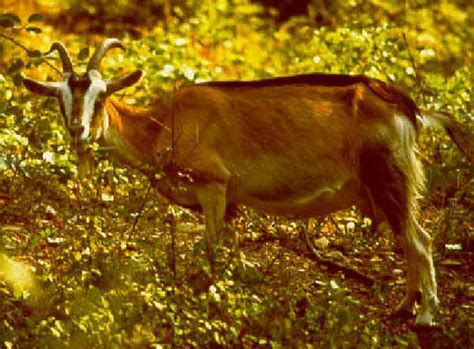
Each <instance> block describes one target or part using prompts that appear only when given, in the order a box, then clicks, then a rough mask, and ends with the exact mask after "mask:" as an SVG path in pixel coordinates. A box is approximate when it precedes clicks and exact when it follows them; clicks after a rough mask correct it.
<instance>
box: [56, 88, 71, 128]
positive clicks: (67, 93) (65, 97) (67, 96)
mask: <svg viewBox="0 0 474 349" xmlns="http://www.w3.org/2000/svg"><path fill="white" fill-rule="evenodd" d="M68 80H69V79H67V80H66V81H62V82H60V83H59V86H58V90H59V91H60V94H61V98H62V101H63V107H64V114H65V117H66V123H67V125H66V127H67V126H69V124H70V123H71V120H72V93H71V88H70V87H69V83H68Z"/></svg>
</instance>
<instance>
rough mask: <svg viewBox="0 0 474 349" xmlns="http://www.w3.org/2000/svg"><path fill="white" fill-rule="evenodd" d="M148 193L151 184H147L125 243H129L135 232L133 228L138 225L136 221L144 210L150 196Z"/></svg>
mask: <svg viewBox="0 0 474 349" xmlns="http://www.w3.org/2000/svg"><path fill="white" fill-rule="evenodd" d="M150 191H151V182H149V183H148V188H147V190H146V194H145V197H144V198H143V201H142V203H141V205H140V208H139V209H138V212H137V215H136V216H135V220H134V221H133V225H132V229H130V231H129V233H128V237H127V243H128V242H129V241H130V238H131V237H132V234H133V232H134V231H135V228H136V226H137V224H138V220H139V219H140V217H141V215H142V213H143V209H144V208H145V204H146V202H147V201H148V197H149V196H150Z"/></svg>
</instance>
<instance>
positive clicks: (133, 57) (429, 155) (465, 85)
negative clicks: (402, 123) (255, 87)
mask: <svg viewBox="0 0 474 349" xmlns="http://www.w3.org/2000/svg"><path fill="white" fill-rule="evenodd" d="M2 4H3V5H2V6H3V8H0V149H1V155H0V223H1V233H0V348H3V347H5V348H26V347H28V348H29V347H31V348H64V347H69V348H84V347H90V348H146V347H150V348H161V347H178V348H181V347H242V348H244V347H245V348H246V347H262V348H266V347H271V348H292V347H294V348H353V347H358V348H378V347H398V348H407V347H410V348H413V347H419V346H421V347H431V348H468V347H473V327H472V326H473V322H472V320H473V318H474V275H473V274H472V267H473V258H472V257H473V253H474V242H473V241H474V227H473V223H474V217H473V212H474V210H473V208H474V190H473V189H474V185H473V184H474V183H473V176H472V174H473V171H472V167H471V166H470V165H469V164H468V163H467V161H466V160H465V159H464V158H463V157H462V156H461V155H460V154H459V152H458V151H457V150H456V149H455V147H454V146H453V144H452V143H451V142H450V141H449V140H448V138H447V137H446V135H445V134H444V133H438V132H431V133H424V134H423V135H422V136H421V137H420V147H421V154H420V156H421V157H422V159H423V162H424V163H425V166H426V169H427V177H428V191H427V195H426V198H425V200H424V201H423V210H422V222H423V224H424V226H425V227H427V229H428V230H429V231H430V232H431V233H432V234H433V236H434V238H435V263H436V265H437V271H438V280H439V287H440V291H439V293H440V297H441V301H442V306H443V310H442V312H441V314H440V315H439V327H438V328H435V329H431V330H425V331H418V332H415V331H414V330H413V329H412V327H411V325H412V321H411V320H408V321H407V320H400V319H393V318H391V317H390V312H391V310H392V309H393V308H394V306H395V304H396V303H397V302H398V301H399V300H400V299H401V297H402V293H403V290H404V275H403V272H402V269H403V263H402V258H401V255H400V253H398V252H394V244H393V242H392V236H391V233H390V232H389V231H383V230H382V231H377V232H371V229H370V222H369V221H368V220H367V219H364V218H363V217H360V215H359V213H358V212H357V211H355V210H347V211H344V212H339V213H337V214H334V215H332V216H331V217H329V218H326V219H324V220H316V219H312V220H309V221H304V222H301V221H296V222H295V221H289V220H286V219H283V218H281V217H270V216H261V215H256V214H254V213H253V212H251V211H249V210H245V209H243V210H242V212H241V214H240V216H239V218H238V219H237V220H236V221H235V222H234V224H233V227H232V229H235V230H237V231H239V232H240V233H241V236H242V244H241V248H240V250H239V251H238V252H236V253H232V252H231V251H229V250H228V249H226V248H225V247H222V248H221V249H220V251H219V259H220V260H219V263H218V265H219V267H218V269H219V270H218V273H217V275H210V273H209V266H208V262H207V259H206V258H205V253H204V249H203V241H202V217H201V216H200V215H198V214H195V213H193V212H189V211H186V210H183V209H181V208H179V207H176V206H173V205H169V204H168V203H167V202H166V201H165V200H164V199H162V198H161V197H158V196H156V195H153V194H152V195H146V193H147V190H148V183H147V181H146V179H145V178H144V177H143V176H142V175H141V174H139V173H138V172H136V171H134V170H132V169H129V168H124V167H122V166H120V165H119V164H114V163H113V162H111V161H109V160H108V159H107V154H97V158H98V159H99V160H100V161H99V166H98V168H97V170H96V172H95V173H94V175H93V176H92V177H91V178H88V179H85V180H82V181H79V180H78V178H77V170H76V158H75V157H76V156H75V154H73V153H72V152H71V151H70V150H69V143H68V142H69V140H68V137H67V135H66V133H65V130H64V128H63V125H62V121H61V118H60V117H59V111H58V108H57V102H56V101H55V100H54V99H45V98H38V97H36V96H33V95H31V94H30V93H28V92H27V91H26V90H25V89H24V88H23V87H22V86H21V78H22V77H24V76H29V77H33V78H36V79H43V80H47V79H48V80H55V79H58V78H59V77H60V75H59V74H58V72H57V70H56V69H53V67H56V68H59V67H60V64H59V62H58V59H57V57H56V55H54V54H52V55H45V52H47V51H48V50H49V47H50V45H51V43H52V42H54V41H58V40H59V41H62V42H64V43H65V44H66V45H67V46H68V48H69V50H70V52H71V53H72V55H73V57H74V61H75V64H76V70H78V71H83V70H84V69H85V64H86V63H87V59H88V57H89V55H90V52H89V48H90V50H92V49H93V47H94V46H95V44H96V43H97V42H98V41H100V40H101V39H102V38H103V37H106V36H117V37H119V38H121V39H122V40H123V42H124V43H125V46H126V47H127V50H126V51H125V52H119V51H114V52H113V53H110V54H109V55H108V57H107V58H106V59H105V60H104V67H105V69H104V71H105V72H106V73H105V75H106V76H112V75H115V74H117V73H120V72H125V71H131V70H133V69H135V68H137V67H140V68H142V69H144V70H145V71H146V75H145V77H144V79H142V81H141V82H140V83H139V84H138V85H136V86H135V87H133V88H129V89H127V90H126V91H125V92H123V95H122V96H120V97H121V98H123V99H124V100H126V101H127V102H129V103H132V104H138V105H146V104H151V103H152V102H153V100H154V99H156V98H157V97H159V95H160V93H162V92H163V91H167V90H171V89H173V88H175V87H177V86H179V85H180V84H182V83H189V82H200V81H207V80H218V79H256V78H264V77H272V76H278V75H288V74H296V73H308V72H313V71H320V72H332V73H364V74H367V75H370V76H373V77H376V78H381V79H383V80H389V81H392V82H396V84H398V85H399V86H402V87H404V88H405V89H406V90H408V91H411V94H412V96H413V97H414V98H415V99H416V100H417V102H418V103H419V104H420V105H422V106H423V107H425V108H432V109H441V110H447V111H450V112H451V113H452V114H453V115H454V116H455V117H456V118H457V119H458V120H459V121H461V122H462V123H464V124H465V125H466V127H472V120H473V113H472V110H473V109H472V96H473V93H472V76H473V75H472V74H473V72H472V52H473V28H474V25H473V23H472V18H474V7H473V5H472V2H471V1H464V0H456V1H448V0H437V1H432V0H430V1H427V0H406V1H399V0H389V1H380V0H370V1H363V0H351V1H342V0H337V1H326V0H308V1H299V2H298V1H292V0H284V1H265V0H262V1H256V0H255V1H248V0H214V1H210V0H203V1H197V0H178V1H171V0H147V1H141V2H135V1H131V0H120V1H110V0H100V1H97V0H94V1H92V0H89V1H84V0H81V1H78V0H67V1H58V0H29V1H22V2H20V3H18V1H12V0H4V1H3V2H2ZM304 230H307V231H308V233H310V234H312V235H313V237H312V239H313V240H314V242H315V244H316V246H317V248H319V249H320V251H321V253H322V254H323V255H324V256H325V258H326V259H327V260H330V261H334V262H335V263H336V262H337V263H338V264H337V265H338V266H335V265H334V264H331V263H329V264H321V263H317V262H315V261H314V259H313V258H312V255H311V254H310V253H309V252H308V249H307V247H306V245H305V244H304V239H302V238H301V235H302V232H303V231H304ZM395 250H396V248H395ZM364 276H365V277H364Z"/></svg>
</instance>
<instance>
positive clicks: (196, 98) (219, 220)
mask: <svg viewBox="0 0 474 349" xmlns="http://www.w3.org/2000/svg"><path fill="white" fill-rule="evenodd" d="M113 47H122V46H121V44H120V43H119V41H118V40H116V39H107V40H105V41H104V42H103V43H102V44H101V45H100V46H99V47H98V49H97V50H96V52H95V54H94V56H93V57H92V58H91V61H90V62H89V65H88V67H87V72H86V73H85V75H84V76H82V77H79V76H77V75H76V74H75V73H74V71H73V69H72V62H71V59H70V57H69V55H68V53H67V50H66V49H65V47H64V46H63V45H61V44H58V43H56V44H54V45H53V47H52V50H53V49H55V50H58V51H59V53H60V55H61V59H62V62H63V70H64V81H62V82H36V81H33V80H30V79H25V80H24V85H25V86H26V87H27V88H28V89H29V90H31V91H32V92H35V93H39V94H42V95H49V96H57V97H58V99H59V103H60V106H61V112H62V114H63V116H64V118H65V123H66V126H67V128H68V130H69V131H70V133H71V135H72V137H73V138H74V139H75V141H76V143H79V144H87V143H88V142H92V141H99V142H100V143H102V144H103V145H105V146H107V147H110V148H111V149H112V153H114V154H115V155H116V156H117V157H118V158H119V159H121V160H122V161H123V162H125V163H128V164H130V165H132V166H136V167H138V168H140V169H141V170H143V171H144V172H145V173H146V174H147V175H149V176H150V177H151V178H153V181H154V184H155V186H156V188H157V190H158V191H159V192H160V193H161V194H163V195H164V196H166V197H167V198H169V199H170V200H172V201H173V202H175V203H177V204H179V205H182V206H185V207H191V208H201V209H202V211H203V212H204V215H205V218H206V234H207V241H208V244H209V245H210V244H212V243H213V242H214V240H215V237H216V234H217V233H218V232H219V231H220V230H221V229H222V228H223V227H224V223H225V222H224V217H225V214H226V210H231V209H232V208H234V207H235V206H236V205H246V206H249V207H252V208H255V209H256V210H259V211H261V212H267V213H271V214H277V215H286V216H292V217H311V216H318V215H325V214H328V213H330V212H334V211H336V210H340V209H343V208H346V207H348V206H350V205H354V204H355V205H360V206H363V207H375V210H377V211H378V212H382V213H383V215H384V216H385V218H386V219H387V221H388V223H389V224H390V226H391V228H392V229H393V232H394V234H395V235H396V236H397V237H399V240H400V241H401V243H402V247H403V250H404V254H405V258H406V261H407V267H408V268H407V282H406V295H405V298H404V299H403V301H402V302H401V304H400V306H399V308H398V310H399V311H403V312H405V311H406V312H410V313H413V311H414V306H415V303H416V298H417V294H418V292H420V291H421V294H422V298H421V307H420V309H419V311H418V314H417V317H416V324H418V325H431V324H432V322H433V313H434V311H435V309H436V307H437V306H438V297H437V291H436V281H435V269H434V266H433V260H432V251H431V237H430V235H429V234H428V233H427V232H425V231H424V230H423V229H422V228H421V226H420V225H419V224H418V222H417V218H416V217H417V213H418V206H417V195H418V194H419V192H420V190H421V189H422V188H423V183H424V178H423V172H422V169H421V166H420V162H419V161H418V160H417V158H416V156H415V153H416V136H417V132H418V129H419V128H421V127H422V126H423V125H426V124H429V123H437V124H439V125H440V126H443V127H445V128H446V129H447V130H448V132H449V133H450V135H451V136H452V138H453V139H454V140H455V142H456V143H457V144H458V145H459V146H460V148H461V149H462V150H463V151H464V152H465V153H466V154H467V155H468V156H469V157H470V159H471V160H472V159H473V158H474V156H473V154H472V144H470V140H469V138H468V137H467V136H466V135H465V134H464V132H463V131H462V130H461V128H460V125H459V124H458V123H456V122H455V121H454V120H453V119H451V118H449V117H448V116H445V115H443V114H439V113H435V112H428V111H423V112H422V111H420V109H419V108H418V107H417V106H416V104H415V103H414V102H413V100H412V99H410V98H409V97H408V96H407V95H405V94H404V93H402V92H401V91H399V90H398V89H396V88H394V87H392V86H389V85H387V84H386V83H384V82H382V81H379V80H376V79H371V78H368V77H365V76H362V75H359V76H349V75H326V74H308V75H298V76H293V77H284V78H276V79H267V80H260V81H252V82H210V83H205V84H194V85H188V86H185V87H183V88H181V89H179V90H178V91H176V92H174V93H169V94H166V95H164V96H163V97H162V98H161V99H160V100H159V101H158V102H157V103H156V104H155V105H153V106H152V107H150V108H136V107H131V106H127V105H125V104H124V103H122V102H120V101H118V100H116V99H114V98H111V97H110V98H109V96H110V95H111V94H112V93H113V92H115V91H117V90H119V89H122V88H125V87H127V86H130V85H132V84H134V83H136V82H137V81H138V80H139V78H140V76H141V71H136V72H134V73H131V74H129V75H126V76H123V77H120V78H116V79H112V80H103V79H102V77H101V74H100V72H99V69H100V61H101V59H102V57H103V56H104V55H105V53H106V52H107V51H108V50H109V49H110V48H113ZM155 173H161V174H164V176H163V177H162V178H161V179H159V180H155V179H154V175H155Z"/></svg>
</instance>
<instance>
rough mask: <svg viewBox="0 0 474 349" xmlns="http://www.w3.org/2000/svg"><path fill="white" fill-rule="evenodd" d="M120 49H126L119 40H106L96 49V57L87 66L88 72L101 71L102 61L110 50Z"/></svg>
mask: <svg viewBox="0 0 474 349" xmlns="http://www.w3.org/2000/svg"><path fill="white" fill-rule="evenodd" d="M115 47H120V48H121V49H125V47H123V45H122V43H121V42H120V41H119V40H118V39H113V38H109V39H105V40H104V41H102V43H101V44H100V45H99V47H97V48H96V50H95V52H94V55H93V56H92V57H91V59H90V61H89V63H88V64H87V71H90V70H99V69H100V61H101V60H102V58H104V55H105V54H106V53H107V51H108V50H110V49H111V48H115Z"/></svg>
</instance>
